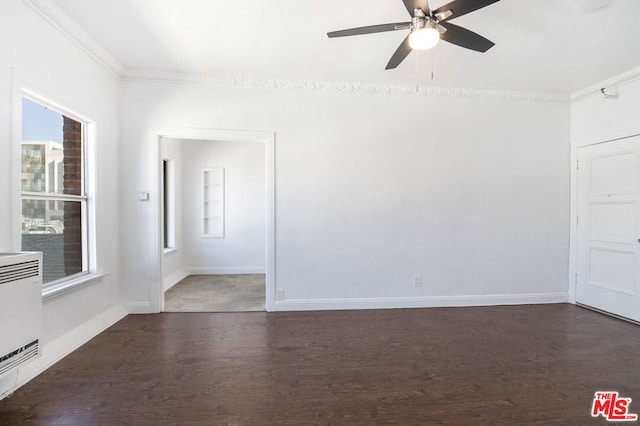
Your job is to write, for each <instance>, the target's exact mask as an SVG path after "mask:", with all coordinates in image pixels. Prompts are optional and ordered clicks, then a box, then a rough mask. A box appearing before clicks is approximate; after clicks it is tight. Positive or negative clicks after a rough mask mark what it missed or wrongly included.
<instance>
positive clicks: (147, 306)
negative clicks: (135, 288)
mask: <svg viewBox="0 0 640 426" xmlns="http://www.w3.org/2000/svg"><path fill="white" fill-rule="evenodd" d="M124 307H125V309H126V310H127V312H128V313H130V314H157V313H158V311H157V310H156V309H155V308H154V307H153V306H152V305H151V302H127V303H125V304H124Z"/></svg>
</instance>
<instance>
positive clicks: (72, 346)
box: [0, 305, 127, 399]
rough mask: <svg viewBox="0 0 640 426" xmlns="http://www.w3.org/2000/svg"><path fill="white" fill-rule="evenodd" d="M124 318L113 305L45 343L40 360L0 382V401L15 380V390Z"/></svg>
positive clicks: (119, 310)
mask: <svg viewBox="0 0 640 426" xmlns="http://www.w3.org/2000/svg"><path fill="white" fill-rule="evenodd" d="M125 316H127V311H126V310H125V308H124V306H122V305H114V306H112V307H110V308H109V309H107V310H106V311H104V312H102V313H100V314H98V315H96V316H95V317H93V318H92V319H90V320H89V321H86V322H84V323H83V324H82V325H80V326H78V327H76V328H74V329H73V330H71V331H69V332H67V333H65V334H64V335H62V336H60V337H58V338H57V339H55V340H53V341H51V342H48V343H45V344H44V345H43V347H42V356H41V357H40V358H37V359H35V360H34V361H33V362H30V363H28V364H25V366H24V367H22V368H20V369H19V370H18V371H17V372H16V373H15V374H10V375H9V377H7V378H3V381H2V382H0V399H2V398H4V397H6V396H8V395H10V393H11V392H12V390H13V386H14V384H15V383H16V378H17V379H18V381H17V385H16V389H17V388H19V387H21V386H23V385H25V384H26V383H27V382H29V381H30V380H32V379H34V378H35V377H36V376H38V375H39V374H40V373H42V372H43V371H45V370H46V369H47V368H49V367H51V366H52V365H54V364H55V363H56V362H58V361H60V360H61V359H62V358H64V357H65V356H67V355H69V354H70V353H71V352H73V351H75V350H76V349H78V348H79V347H80V346H82V345H84V344H85V343H87V342H88V341H89V340H91V339H92V338H94V337H95V336H97V335H98V334H100V333H102V332H103V331H104V330H106V329H107V328H109V327H111V326H112V325H114V324H115V323H117V322H118V321H120V320H121V319H122V318H124V317H125ZM16 375H17V376H16Z"/></svg>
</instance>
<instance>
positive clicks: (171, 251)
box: [164, 247, 178, 255]
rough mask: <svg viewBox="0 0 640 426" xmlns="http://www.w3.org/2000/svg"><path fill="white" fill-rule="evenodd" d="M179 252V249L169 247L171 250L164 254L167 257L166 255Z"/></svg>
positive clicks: (166, 250) (165, 250)
mask: <svg viewBox="0 0 640 426" xmlns="http://www.w3.org/2000/svg"><path fill="white" fill-rule="evenodd" d="M177 251H178V249H177V248H175V247H169V248H166V249H164V254H165V255H166V254H172V253H176V252H177Z"/></svg>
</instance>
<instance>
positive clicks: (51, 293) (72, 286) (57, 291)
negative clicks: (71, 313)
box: [42, 272, 107, 303]
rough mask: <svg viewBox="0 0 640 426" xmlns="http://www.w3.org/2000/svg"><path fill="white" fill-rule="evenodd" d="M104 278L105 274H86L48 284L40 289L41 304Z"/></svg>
mask: <svg viewBox="0 0 640 426" xmlns="http://www.w3.org/2000/svg"><path fill="white" fill-rule="evenodd" d="M105 276H107V274H106V273H104V272H100V273H93V272H88V273H83V274H78V275H73V276H71V277H69V278H68V279H63V280H60V282H55V283H53V284H50V285H48V286H46V287H44V288H43V289H42V302H43V303H44V302H48V301H50V300H53V299H55V298H57V297H60V296H62V295H64V294H67V293H71V292H72V291H75V290H77V289H79V288H81V287H84V286H85V285H87V284H89V283H92V282H94V281H96V280H99V279H101V278H103V277H105Z"/></svg>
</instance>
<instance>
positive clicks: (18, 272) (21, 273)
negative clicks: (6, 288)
mask: <svg viewBox="0 0 640 426" xmlns="http://www.w3.org/2000/svg"><path fill="white" fill-rule="evenodd" d="M39 273H40V265H39V263H38V261H37V260H31V261H29V262H20V263H14V264H9V265H4V266H0V284H6V283H11V282H14V281H18V280H22V279H25V278H31V277H37V276H38V274H39Z"/></svg>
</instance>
